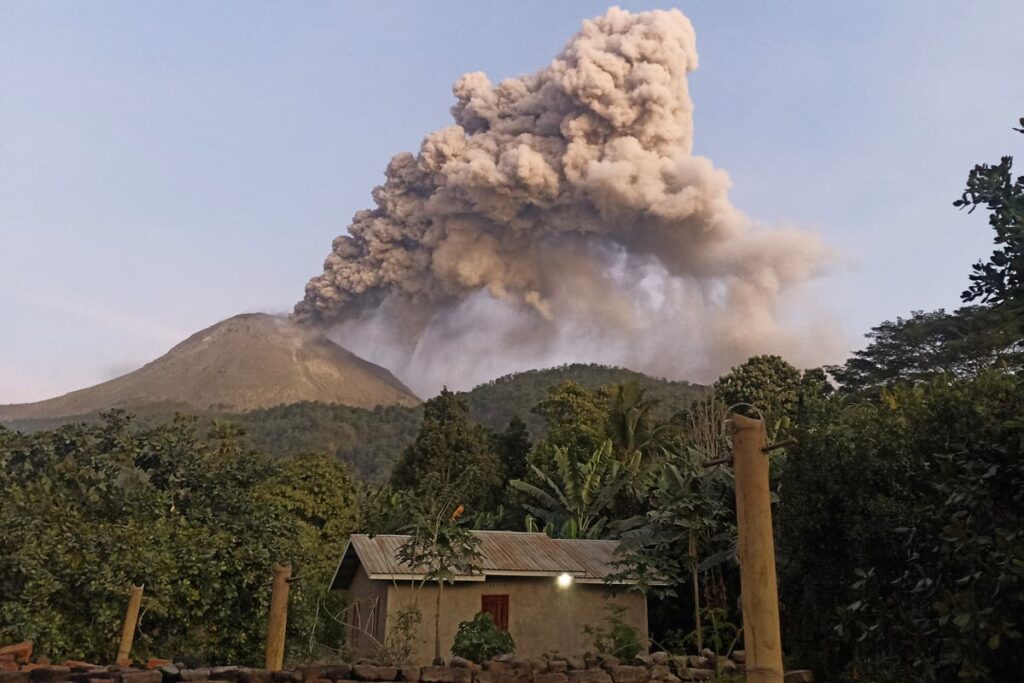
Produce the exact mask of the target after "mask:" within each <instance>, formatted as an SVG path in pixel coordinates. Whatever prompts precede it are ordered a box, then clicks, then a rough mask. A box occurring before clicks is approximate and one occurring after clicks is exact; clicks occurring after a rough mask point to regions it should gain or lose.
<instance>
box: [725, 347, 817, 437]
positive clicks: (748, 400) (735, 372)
mask: <svg viewBox="0 0 1024 683" xmlns="http://www.w3.org/2000/svg"><path fill="white" fill-rule="evenodd" d="M714 391H715V395H716V396H717V397H718V398H719V399H720V400H721V401H722V402H723V403H725V405H726V406H737V409H738V410H739V412H741V413H743V414H745V415H752V416H754V417H757V411H751V410H750V409H749V408H747V407H745V406H739V405H738V404H741V403H742V404H749V405H751V406H755V407H756V408H757V409H758V410H759V411H760V412H761V414H762V415H763V417H764V418H765V423H766V425H767V426H768V427H769V429H771V428H772V426H773V425H774V424H775V423H776V422H778V421H780V420H783V419H785V418H789V417H791V416H793V415H794V413H795V412H796V409H797V406H798V405H799V401H800V371H799V370H797V369H796V368H795V367H793V366H792V365H790V364H789V363H787V362H786V361H785V360H783V359H782V358H781V357H779V356H754V357H753V358H751V359H750V360H748V361H746V362H745V363H743V364H742V365H739V366H737V367H734V368H733V369H732V370H730V371H729V372H728V374H726V375H723V376H722V377H719V378H718V380H716V381H715V385H714Z"/></svg>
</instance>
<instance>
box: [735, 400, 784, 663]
mask: <svg viewBox="0 0 1024 683" xmlns="http://www.w3.org/2000/svg"><path fill="white" fill-rule="evenodd" d="M731 421H732V429H733V461H734V465H733V466H734V468H735V471H736V520H737V523H738V526H739V561H740V590H741V591H742V593H743V642H744V644H745V648H744V649H745V650H746V653H747V681H748V683H782V679H783V672H782V638H781V636H780V633H779V630H780V629H779V593H778V585H777V583H776V576H775V542H774V540H773V539H772V504H771V495H770V493H769V489H768V456H767V454H766V452H765V445H766V444H765V432H764V425H763V424H762V423H761V420H755V419H752V418H749V417H744V416H743V415H735V414H734V415H732V416H731Z"/></svg>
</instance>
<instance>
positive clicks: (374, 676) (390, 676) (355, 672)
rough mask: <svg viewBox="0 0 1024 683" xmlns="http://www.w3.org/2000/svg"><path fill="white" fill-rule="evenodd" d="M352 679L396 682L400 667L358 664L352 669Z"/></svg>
mask: <svg viewBox="0 0 1024 683" xmlns="http://www.w3.org/2000/svg"><path fill="white" fill-rule="evenodd" d="M352 677H353V678H355V679H356V680H357V681H394V680H395V679H397V678H398V667H396V666H376V665H373V664H356V665H355V666H353V667H352ZM421 680H426V679H425V678H423V679H421Z"/></svg>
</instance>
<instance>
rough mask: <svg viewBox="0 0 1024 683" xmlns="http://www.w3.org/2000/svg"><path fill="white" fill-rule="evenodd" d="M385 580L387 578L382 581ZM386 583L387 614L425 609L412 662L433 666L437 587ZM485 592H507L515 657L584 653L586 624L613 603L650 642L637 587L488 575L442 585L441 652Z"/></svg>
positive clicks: (446, 650) (448, 654)
mask: <svg viewBox="0 0 1024 683" xmlns="http://www.w3.org/2000/svg"><path fill="white" fill-rule="evenodd" d="M381 583H384V582H381ZM387 585H388V588H387V590H388V598H387V605H388V612H389V621H390V618H391V616H390V615H391V614H393V613H394V612H395V611H397V610H398V609H400V608H401V607H402V606H403V605H406V604H410V603H413V602H416V603H417V605H418V606H419V608H420V610H422V612H423V624H422V627H421V629H420V633H421V635H420V637H418V638H417V639H416V646H415V647H416V649H415V652H416V654H415V655H414V656H413V663H414V664H418V665H423V664H429V663H430V662H431V661H432V660H433V658H434V606H435V604H436V600H437V586H436V585H434V584H429V583H428V584H426V585H423V586H422V587H421V588H416V587H414V586H412V585H410V583H408V582H405V583H400V584H387ZM482 595H508V596H509V601H508V602H509V612H508V630H509V633H510V634H511V635H512V638H513V640H515V643H516V656H517V657H523V658H531V657H540V656H541V655H543V654H544V653H547V652H552V651H557V652H559V653H561V654H563V655H573V654H582V653H584V652H586V651H588V650H592V649H593V643H592V642H591V639H590V638H589V637H588V636H587V635H586V634H584V632H583V627H584V626H587V625H588V624H595V625H600V624H601V623H602V622H603V621H604V620H605V619H606V618H607V616H608V613H607V611H606V606H607V605H608V604H609V603H611V604H615V605H618V606H620V607H622V608H624V609H625V612H624V613H623V614H622V619H623V621H625V622H626V623H627V624H629V625H630V626H632V627H633V628H636V629H637V630H638V631H639V632H640V636H641V641H642V642H643V643H644V644H645V646H646V642H647V601H646V598H645V597H644V596H643V595H642V594H641V593H639V592H638V591H630V590H625V589H621V588H615V587H609V586H606V585H603V584H583V583H573V584H572V585H571V586H569V587H568V588H559V587H558V585H557V584H556V582H555V578H554V577H550V576H545V577H535V578H534V577H531V578H526V577H523V578H519V577H507V578H506V577H489V578H488V579H487V580H486V581H460V582H457V583H456V584H455V585H454V586H453V585H451V584H447V585H445V587H444V593H443V595H442V602H441V656H442V657H443V658H445V659H446V660H447V659H448V658H450V657H451V647H452V644H453V643H454V642H455V632H456V631H457V630H458V627H459V624H460V623H461V622H463V621H469V620H470V619H472V618H473V617H474V616H475V615H476V614H477V613H478V612H480V597H481V596H482Z"/></svg>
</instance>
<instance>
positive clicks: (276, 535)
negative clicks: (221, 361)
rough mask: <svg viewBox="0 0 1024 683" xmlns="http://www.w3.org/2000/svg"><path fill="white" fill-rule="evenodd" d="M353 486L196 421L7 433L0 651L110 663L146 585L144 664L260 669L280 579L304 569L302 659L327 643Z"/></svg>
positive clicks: (105, 423) (0, 464) (295, 610)
mask: <svg viewBox="0 0 1024 683" xmlns="http://www.w3.org/2000/svg"><path fill="white" fill-rule="evenodd" d="M348 482H349V479H348V474H347V472H346V471H345V468H344V466H343V465H342V464H341V463H337V462H335V461H334V460H333V459H331V458H326V457H314V456H308V457H306V458H303V459H302V460H301V461H298V462H293V461H289V460H280V461H270V460H268V459H267V458H265V457H263V456H262V455H261V454H259V453H257V452H255V451H254V450H252V449H251V448H250V447H249V446H248V445H247V444H246V442H245V440H244V438H243V436H242V435H241V434H240V433H239V431H238V430H237V429H236V428H234V427H233V426H231V425H226V424H215V425H213V426H212V427H211V428H209V429H207V430H205V431H204V430H203V429H201V425H200V423H199V422H198V421H197V420H195V419H194V418H186V417H179V418H176V419H174V420H172V421H170V422H166V423H163V424H160V425H157V426H155V427H152V428H143V427H139V426H137V425H136V424H135V423H134V421H133V420H132V419H131V418H130V416H128V415H127V414H125V413H122V412H112V413H109V414H107V415H105V416H104V417H103V419H102V420H101V421H100V422H99V423H98V424H94V425H84V424H78V425H71V426H67V427H62V428H60V429H58V430H54V431H50V432H36V433H33V434H22V433H18V432H12V431H9V430H5V429H2V428H0V520H3V523H2V524H0V548H3V551H2V552H0V641H10V640H23V639H24V640H34V641H35V643H36V647H37V648H38V650H39V651H40V652H42V653H45V654H47V655H48V656H50V657H51V658H54V659H56V658H74V659H87V660H102V659H108V660H110V659H113V656H114V650H113V649H112V648H116V644H117V634H118V632H119V630H120V624H121V619H122V617H123V613H124V601H125V594H126V593H125V592H126V590H127V588H128V587H129V586H130V585H132V584H133V583H135V584H145V586H146V595H145V598H144V602H143V615H142V617H141V625H140V631H139V635H138V637H137V638H136V641H135V650H136V652H137V654H138V655H139V656H141V657H143V658H145V657H148V656H156V655H161V654H163V655H166V654H173V655H180V654H189V655H190V656H194V657H197V658H199V659H201V660H208V661H211V660H219V661H235V662H239V663H242V664H245V663H250V662H253V663H254V660H255V658H256V657H257V656H258V653H259V643H260V642H261V641H262V639H263V633H262V628H263V624H265V617H266V610H267V606H268V600H269V591H267V589H266V587H267V581H268V578H269V570H270V567H271V565H272V564H273V562H275V561H291V562H292V563H293V565H294V566H296V567H299V568H300V571H301V575H302V576H303V577H304V580H303V581H302V582H300V583H299V584H298V586H297V588H296V592H295V593H294V600H293V604H292V609H291V618H290V619H289V622H290V626H291V633H292V634H293V635H296V636H298V635H301V636H302V638H301V640H302V641H303V645H302V646H300V648H302V649H305V647H306V643H308V642H309V639H310V636H313V637H314V639H317V638H320V637H327V638H329V637H330V634H329V633H327V632H326V631H324V630H323V629H319V633H320V635H319V636H318V635H317V630H318V629H317V628H315V624H316V623H317V618H316V612H317V608H318V605H320V604H321V602H320V601H319V599H318V598H319V597H320V592H321V589H322V587H323V585H324V584H325V583H326V579H324V578H323V577H326V576H327V575H328V574H329V573H330V571H332V570H333V568H334V566H336V563H337V553H338V552H340V539H341V538H342V537H343V536H344V535H345V534H347V532H348V530H349V522H350V520H351V519H352V514H351V510H350V509H349V505H350V502H351V501H350V499H349V498H348V495H347V491H348V486H347V484H348ZM298 640H300V639H297V638H293V639H292V643H293V644H296V643H297V641H298ZM330 644H333V643H330Z"/></svg>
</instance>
